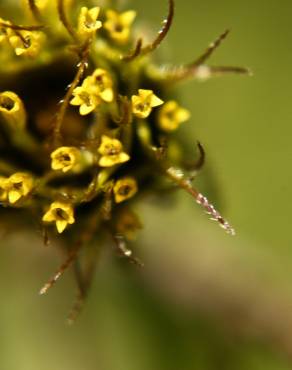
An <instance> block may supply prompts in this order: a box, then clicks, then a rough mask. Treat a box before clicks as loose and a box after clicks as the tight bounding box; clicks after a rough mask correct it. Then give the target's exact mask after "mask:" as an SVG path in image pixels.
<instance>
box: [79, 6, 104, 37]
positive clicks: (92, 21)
mask: <svg viewBox="0 0 292 370" xmlns="http://www.w3.org/2000/svg"><path fill="white" fill-rule="evenodd" d="M99 12H100V8H99V7H98V6H95V7H94V8H91V9H88V8H87V7H85V6H83V7H82V8H81V10H80V14H79V17H78V34H79V35H81V36H82V37H88V36H92V35H93V34H94V33H95V32H96V31H97V30H98V29H99V28H101V27H102V23H101V21H98V20H97V18H98V15H99Z"/></svg>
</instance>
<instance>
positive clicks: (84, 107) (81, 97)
mask: <svg viewBox="0 0 292 370" xmlns="http://www.w3.org/2000/svg"><path fill="white" fill-rule="evenodd" d="M95 92H96V89H95V88H94V86H92V83H91V81H90V80H89V79H87V78H86V79H85V80H84V81H83V84H82V85H81V86H78V87H76V88H75V89H74V90H73V96H74V98H73V99H72V100H71V101H70V104H71V105H77V106H78V105H79V106H80V108H79V112H80V114H81V116H85V115H87V114H89V113H91V112H93V111H94V110H95V108H96V107H97V106H98V105H99V104H100V102H101V101H100V98H99V97H98V96H97V95H96V94H95Z"/></svg>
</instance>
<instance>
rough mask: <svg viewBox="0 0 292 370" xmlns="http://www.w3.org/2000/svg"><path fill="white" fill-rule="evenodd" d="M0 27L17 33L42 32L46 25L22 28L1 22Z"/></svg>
mask: <svg viewBox="0 0 292 370" xmlns="http://www.w3.org/2000/svg"><path fill="white" fill-rule="evenodd" d="M0 27H3V28H10V29H12V30H15V31H41V30H42V29H44V28H45V27H46V26H44V25H33V26H20V25H18V24H14V23H10V24H8V23H5V22H1V21H0Z"/></svg>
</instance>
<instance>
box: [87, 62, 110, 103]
mask: <svg viewBox="0 0 292 370" xmlns="http://www.w3.org/2000/svg"><path fill="white" fill-rule="evenodd" d="M85 80H86V83H87V84H88V85H91V86H92V89H94V91H95V93H96V95H98V96H99V97H100V98H101V99H102V100H104V101H105V102H107V103H110V102H112V101H113V98H114V92H113V80H112V78H111V76H110V74H109V72H107V71H106V70H105V69H102V68H97V69H96V70H95V71H94V72H93V74H92V75H90V76H89V77H87V78H86V79H85ZM85 80H84V81H85Z"/></svg>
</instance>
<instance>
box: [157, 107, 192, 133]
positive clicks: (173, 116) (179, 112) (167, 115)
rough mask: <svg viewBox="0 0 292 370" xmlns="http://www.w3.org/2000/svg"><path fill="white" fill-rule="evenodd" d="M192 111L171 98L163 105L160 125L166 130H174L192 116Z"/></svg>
mask: <svg viewBox="0 0 292 370" xmlns="http://www.w3.org/2000/svg"><path fill="white" fill-rule="evenodd" d="M190 116H191V115H190V112H189V111H188V110H187V109H184V108H182V107H180V106H179V105H178V103H177V102H176V101H174V100H171V101H169V102H167V103H165V104H164V105H163V107H162V108H161V109H160V111H159V114H158V125H159V127H160V128H161V129H162V130H164V131H174V130H176V129H177V128H178V127H179V125H180V124H181V123H183V122H185V121H187V120H188V119H189V118H190Z"/></svg>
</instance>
